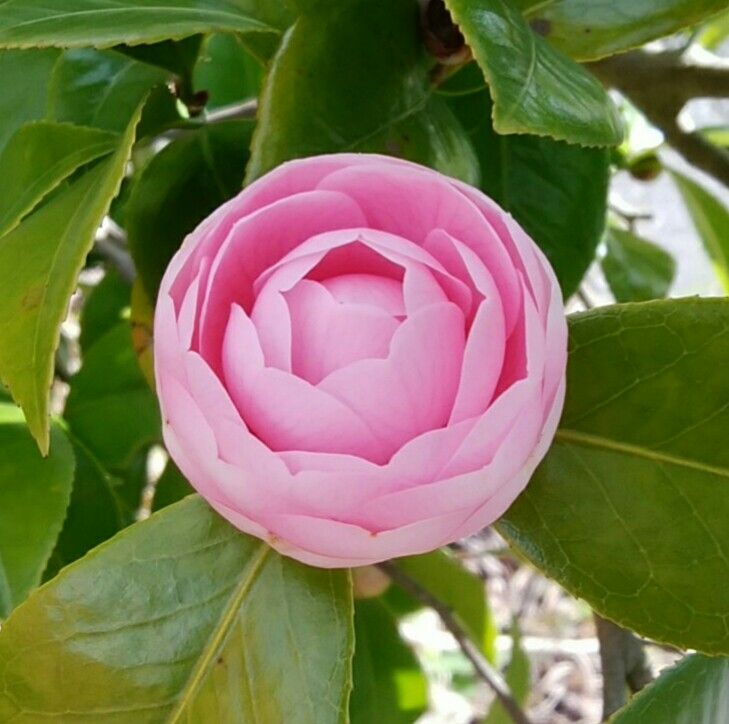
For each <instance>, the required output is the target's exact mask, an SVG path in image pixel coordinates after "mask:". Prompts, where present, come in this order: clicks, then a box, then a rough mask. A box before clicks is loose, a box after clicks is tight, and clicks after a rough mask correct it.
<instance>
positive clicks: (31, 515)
mask: <svg viewBox="0 0 729 724" xmlns="http://www.w3.org/2000/svg"><path fill="white" fill-rule="evenodd" d="M51 438H52V440H53V449H52V451H51V453H50V455H48V457H46V458H43V457H41V456H40V454H39V452H38V449H37V447H36V446H35V444H34V443H33V438H32V437H31V436H30V435H29V434H28V430H27V428H26V426H25V424H24V422H23V417H22V415H21V414H20V410H18V408H17V407H15V405H9V404H6V403H0V510H2V525H1V526H0V619H4V618H6V617H7V616H8V614H9V613H10V611H12V610H13V608H14V607H15V606H17V605H18V604H19V603H20V602H21V601H22V600H23V599H24V598H25V597H26V596H27V595H28V593H30V591H31V590H32V589H33V588H35V587H36V586H37V585H38V584H39V583H40V580H41V575H42V573H43V569H44V568H45V566H46V561H47V560H48V557H49V556H50V554H51V551H52V550H53V546H54V545H55V543H56V537H57V536H58V533H59V531H60V530H61V526H62V524H63V519H64V517H65V515H66V506H67V505H68V499H69V496H70V494H71V483H72V481H73V470H74V460H73V450H72V449H71V445H70V444H69V442H68V440H67V439H66V436H65V435H64V434H63V432H62V431H61V430H60V428H59V427H58V426H57V425H53V428H52V430H51Z"/></svg>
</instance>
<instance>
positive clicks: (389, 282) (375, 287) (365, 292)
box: [320, 273, 405, 317]
mask: <svg viewBox="0 0 729 724" xmlns="http://www.w3.org/2000/svg"><path fill="white" fill-rule="evenodd" d="M320 284H322V286H324V287H325V288H326V289H327V290H328V291H329V293H330V294H331V295H332V296H333V297H334V298H335V299H336V300H337V301H338V302H342V304H369V305H372V306H374V307H376V308H377V309H381V310H382V311H384V312H387V313H388V314H389V315H391V316H392V317H402V316H404V315H405V300H404V299H403V289H402V284H401V283H400V282H399V281H397V280H395V279H390V278H388V277H382V276H378V275H376V274H361V273H357V274H339V275H337V276H332V277H327V278H326V279H322V280H321V282H320Z"/></svg>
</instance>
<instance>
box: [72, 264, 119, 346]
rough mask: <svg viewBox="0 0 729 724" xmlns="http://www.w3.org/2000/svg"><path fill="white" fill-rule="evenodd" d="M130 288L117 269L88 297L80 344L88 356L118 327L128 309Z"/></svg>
mask: <svg viewBox="0 0 729 724" xmlns="http://www.w3.org/2000/svg"><path fill="white" fill-rule="evenodd" d="M130 295H131V287H130V286H129V283H128V282H126V281H125V280H124V279H122V278H121V276H120V275H119V273H118V272H116V271H115V270H114V269H107V270H106V272H105V273H104V278H103V279H102V280H101V281H100V282H99V283H98V284H97V285H96V286H95V287H93V289H91V291H90V292H89V293H88V296H86V298H85V301H84V305H83V308H82V310H81V335H80V337H79V343H80V344H81V351H82V352H83V354H84V355H85V354H86V353H87V352H88V351H89V350H90V349H91V347H92V346H93V345H94V343H95V342H96V341H97V340H98V339H100V338H101V337H102V336H103V335H104V334H105V333H106V332H108V331H109V330H110V329H112V328H113V327H116V326H117V325H118V324H119V323H120V322H121V321H122V320H123V319H124V318H125V316H126V314H127V313H128V310H129V304H130Z"/></svg>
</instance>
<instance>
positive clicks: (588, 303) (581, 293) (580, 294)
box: [575, 287, 595, 310]
mask: <svg viewBox="0 0 729 724" xmlns="http://www.w3.org/2000/svg"><path fill="white" fill-rule="evenodd" d="M575 294H576V295H577V298H578V299H579V300H580V301H581V302H582V304H583V306H584V307H585V309H586V310H590V309H592V308H593V307H594V306H595V305H594V304H593V303H592V300H591V299H590V297H588V296H587V293H586V292H585V290H584V289H583V288H582V287H580V288H579V289H578V290H577V291H576V292H575Z"/></svg>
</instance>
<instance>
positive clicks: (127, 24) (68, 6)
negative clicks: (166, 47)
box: [0, 0, 290, 48]
mask: <svg viewBox="0 0 729 724" xmlns="http://www.w3.org/2000/svg"><path fill="white" fill-rule="evenodd" d="M277 6H278V7H277ZM289 19H290V17H289V14H288V12H287V10H286V6H285V5H284V3H281V2H280V0H268V1H267V2H266V1H264V2H261V1H260V0H155V1H154V2H151V0H117V1H116V2H114V3H113V4H111V5H110V4H109V2H107V1H106V0H64V1H63V3H60V4H49V3H48V2H45V0H5V2H4V3H3V4H2V5H0V47H5V48H29V47H48V46H53V47H58V48H74V47H76V48H77V47H83V46H92V47H95V48H108V47H110V46H112V45H117V44H119V43H126V44H127V45H138V44H140V43H155V42H157V41H160V40H176V39H180V38H184V37H186V36H188V35H195V34H196V33H210V32H216V31H228V32H238V33H261V32H268V33H279V32H280V31H281V30H282V29H283V28H285V27H286V25H287V21H288V20H289Z"/></svg>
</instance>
